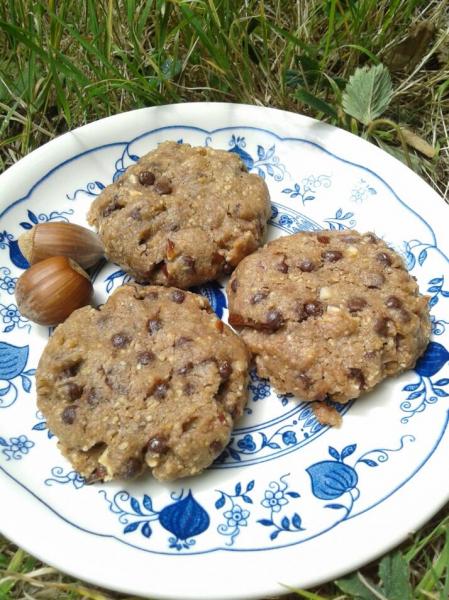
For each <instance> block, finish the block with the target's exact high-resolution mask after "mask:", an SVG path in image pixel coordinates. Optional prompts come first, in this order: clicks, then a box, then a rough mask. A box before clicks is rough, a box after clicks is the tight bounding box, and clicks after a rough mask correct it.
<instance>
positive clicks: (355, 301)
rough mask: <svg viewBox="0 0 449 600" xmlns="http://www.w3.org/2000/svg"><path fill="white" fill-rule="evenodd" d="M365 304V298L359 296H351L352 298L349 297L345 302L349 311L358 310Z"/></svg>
mask: <svg viewBox="0 0 449 600" xmlns="http://www.w3.org/2000/svg"><path fill="white" fill-rule="evenodd" d="M366 305H367V301H366V300H365V298H360V297H359V296H353V297H352V298H349V300H348V301H347V302H346V306H347V307H348V310H349V312H351V313H355V312H359V311H360V310H362V309H363V308H365V306H366Z"/></svg>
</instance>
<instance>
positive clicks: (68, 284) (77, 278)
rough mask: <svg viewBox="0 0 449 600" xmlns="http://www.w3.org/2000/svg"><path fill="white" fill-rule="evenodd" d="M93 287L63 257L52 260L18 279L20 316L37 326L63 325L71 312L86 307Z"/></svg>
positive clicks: (79, 270)
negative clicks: (37, 324)
mask: <svg viewBox="0 0 449 600" xmlns="http://www.w3.org/2000/svg"><path fill="white" fill-rule="evenodd" d="M92 292H93V286H92V283H91V281H90V279H89V276H88V275H87V273H86V272H85V271H83V269H82V268H81V267H80V266H79V265H78V264H77V263H76V262H75V261H73V260H71V259H70V258H67V257H66V256H53V257H52V258H47V259H46V260H42V261H40V262H38V263H36V264H35V265H33V266H31V267H30V268H29V269H27V270H26V271H25V272H24V273H23V274H22V275H21V276H20V277H19V279H18V281H17V285H16V300H17V306H18V308H19V310H20V312H21V313H22V314H23V315H24V316H25V317H27V318H28V319H30V320H31V321H35V322H36V323H39V324H40V325H57V324H58V323H62V322H63V321H64V320H65V319H66V318H67V317H68V316H69V315H70V314H71V313H72V312H73V311H74V310H76V309H77V308H81V307H82V306H85V305H86V304H89V302H90V299H91V297H92Z"/></svg>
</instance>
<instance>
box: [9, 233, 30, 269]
mask: <svg viewBox="0 0 449 600" xmlns="http://www.w3.org/2000/svg"><path fill="white" fill-rule="evenodd" d="M9 258H10V259H11V262H12V263H13V264H14V265H15V266H16V267H19V269H28V267H29V266H30V265H29V263H28V261H27V259H26V258H25V257H24V255H23V254H22V252H21V250H20V248H19V243H18V241H17V240H11V241H10V242H9Z"/></svg>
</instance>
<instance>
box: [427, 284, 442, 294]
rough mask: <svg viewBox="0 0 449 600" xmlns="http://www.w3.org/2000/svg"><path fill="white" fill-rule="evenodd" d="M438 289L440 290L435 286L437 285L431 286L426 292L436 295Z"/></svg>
mask: <svg viewBox="0 0 449 600" xmlns="http://www.w3.org/2000/svg"><path fill="white" fill-rule="evenodd" d="M440 289H441V288H440V287H439V286H437V285H432V286H431V287H430V288H428V290H427V291H428V292H437V293H438V292H439V291H440Z"/></svg>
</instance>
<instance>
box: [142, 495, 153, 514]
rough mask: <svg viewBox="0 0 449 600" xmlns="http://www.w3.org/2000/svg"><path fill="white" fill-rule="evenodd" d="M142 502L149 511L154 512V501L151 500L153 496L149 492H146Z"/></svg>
mask: <svg viewBox="0 0 449 600" xmlns="http://www.w3.org/2000/svg"><path fill="white" fill-rule="evenodd" d="M142 504H143V505H144V507H145V508H146V509H147V510H148V511H149V512H153V503H152V502H151V498H150V496H148V494H144V496H143V499H142Z"/></svg>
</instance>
